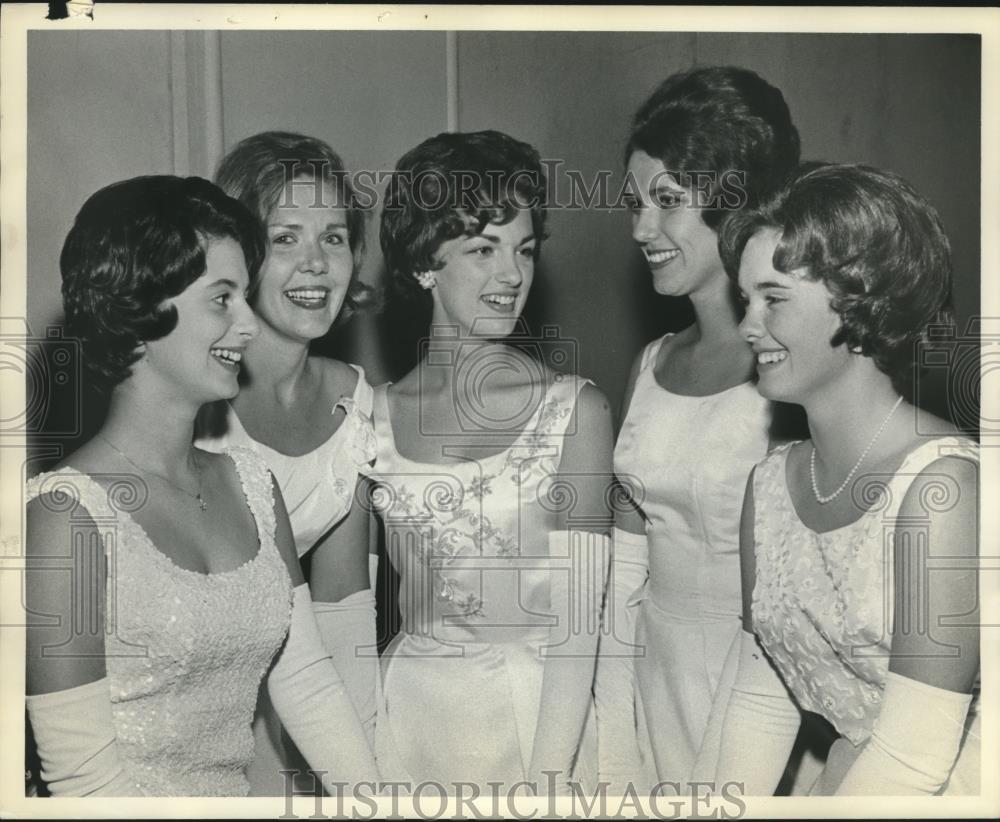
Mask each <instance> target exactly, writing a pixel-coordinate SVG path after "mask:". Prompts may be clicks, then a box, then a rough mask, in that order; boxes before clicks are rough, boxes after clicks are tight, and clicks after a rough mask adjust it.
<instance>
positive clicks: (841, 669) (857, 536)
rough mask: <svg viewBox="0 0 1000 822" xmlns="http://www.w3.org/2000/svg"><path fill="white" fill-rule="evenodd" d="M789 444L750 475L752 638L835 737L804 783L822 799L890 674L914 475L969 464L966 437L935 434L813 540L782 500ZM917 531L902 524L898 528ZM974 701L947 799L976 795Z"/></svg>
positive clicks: (855, 750)
mask: <svg viewBox="0 0 1000 822" xmlns="http://www.w3.org/2000/svg"><path fill="white" fill-rule="evenodd" d="M790 447H791V445H787V446H782V447H781V448H778V449H775V450H774V451H773V452H772V453H771V454H769V455H768V457H767V458H766V459H765V460H764V461H763V462H761V463H760V465H758V467H757V470H756V473H755V475H754V505H755V512H756V519H755V521H754V542H755V557H756V566H757V582H756V585H755V587H754V592H753V606H752V607H753V621H754V631H755V632H756V634H757V636H758V637H759V638H760V641H761V643H762V645H763V646H764V648H765V649H766V650H767V652H768V655H769V656H770V657H771V659H772V661H773V662H774V664H775V666H776V667H777V669H778V670H779V671H780V673H781V675H782V678H783V679H784V680H785V684H786V685H787V686H788V688H789V690H790V691H791V692H792V694H793V696H794V697H795V699H796V701H797V702H798V704H799V705H800V707H802V708H804V709H805V710H807V711H813V712H815V713H817V714H820V715H821V716H823V717H824V718H826V720H827V721H828V722H829V723H830V724H831V725H833V727H834V728H836V730H837V732H838V733H839V734H840V735H841V737H840V739H838V740H837V741H836V742H834V744H833V747H832V748H831V750H830V755H829V757H828V759H827V765H826V768H825V770H824V772H823V773H822V774H821V775H820V778H819V780H818V781H817V782H816V784H815V785H814V786H813V790H812V792H813V793H814V794H832V793H833V792H834V791H835V790H836V788H837V786H838V785H839V784H840V781H841V780H842V779H843V777H844V775H845V774H846V772H847V770H848V769H849V768H850V766H851V764H852V763H853V762H854V760H855V759H856V758H857V756H858V755H859V754H860V753H861V750H862V749H863V746H864V744H865V742H866V740H867V739H868V737H869V736H870V734H871V731H872V726H873V724H874V722H875V719H876V718H877V717H878V714H879V710H880V707H881V703H882V691H883V688H884V686H885V677H886V673H887V672H888V670H889V651H890V645H891V639H892V630H893V626H892V614H893V587H892V586H893V573H892V568H893V557H894V542H893V541H892V535H893V532H894V529H895V526H896V518H897V516H898V514H899V507H900V505H901V504H902V502H903V498H904V497H905V496H906V492H907V489H908V488H909V486H910V483H912V481H913V479H914V478H915V477H916V476H917V475H918V474H919V473H920V472H921V471H922V470H923V469H924V468H926V467H927V466H928V465H929V464H930V463H932V462H934V461H935V460H937V459H939V458H940V457H943V456H952V455H954V456H960V457H964V458H966V459H970V460H973V461H975V462H977V463H978V460H979V456H978V449H977V447H976V446H975V445H974V444H973V443H971V442H970V441H969V440H965V439H961V438H959V437H943V438H938V439H933V440H930V441H928V442H925V443H923V444H922V445H920V446H919V447H918V448H916V449H915V450H914V451H912V452H911V453H910V454H909V455H908V456H907V457H906V459H905V460H904V461H903V463H902V465H900V467H899V469H898V470H897V471H896V472H895V474H893V475H891V476H882V477H874V478H873V482H871V483H866V484H865V485H858V486H857V487H858V489H863V490H859V491H858V492H857V493H858V495H859V496H858V499H859V503H860V504H863V505H865V506H870V507H868V510H867V511H866V512H865V514H864V515H863V516H861V518H860V519H858V520H856V521H855V522H853V523H850V524H849V525H845V526H844V527H842V528H837V529H834V530H832V531H827V532H824V533H817V532H816V531H813V530H811V529H810V528H808V527H806V526H805V525H804V524H803V523H802V521H801V520H800V519H799V517H798V515H797V514H796V512H795V509H794V507H793V505H792V501H791V499H790V498H789V496H788V489H787V485H786V481H785V470H786V462H787V457H788V453H789V449H790ZM952 493H954V492H953V491H950V490H949V487H948V486H947V483H944V482H942V483H941V484H939V485H938V486H936V487H935V488H933V489H932V491H931V492H930V494H929V495H927V497H926V499H924V500H923V502H924V504H925V506H926V508H927V511H928V514H931V513H932V512H933V511H934V510H935V507H938V506H941V508H939V510H941V509H943V508H946V507H947V505H948V501H949V499H950V498H951V494H952ZM919 525H920V523H909V524H908V528H912V527H919ZM978 724H979V718H978V698H976V697H974V698H973V704H972V707H971V708H970V711H969V717H968V720H967V723H966V725H967V731H966V739H965V742H964V744H963V746H962V751H961V753H960V754H959V758H958V763H957V764H956V766H955V769H954V770H953V772H952V776H951V780H950V782H949V784H948V785H947V786H946V787H945V789H944V790H945V792H946V793H949V794H952V793H956V794H964V793H978V778H979V731H978Z"/></svg>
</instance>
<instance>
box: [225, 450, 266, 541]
mask: <svg viewBox="0 0 1000 822" xmlns="http://www.w3.org/2000/svg"><path fill="white" fill-rule="evenodd" d="M225 453H226V454H227V455H228V456H229V458H230V459H231V460H232V461H233V464H234V465H235V466H236V475H237V476H238V477H239V478H240V484H241V485H242V487H243V496H244V497H245V499H246V501H247V506H248V507H249V508H250V513H251V514H253V518H254V520H255V521H256V523H257V530H258V532H259V534H260V539H261V542H262V543H264V542H266V541H268V540H270V541H271V542H273V541H274V531H275V518H274V489H273V487H272V485H271V472H270V471H269V470H268V467H267V464H266V463H265V462H264V459H263V457H261V456H260V454H258V453H257V452H256V451H253V450H251V449H250V448H243V447H241V446H234V447H231V448H227V449H226V451H225Z"/></svg>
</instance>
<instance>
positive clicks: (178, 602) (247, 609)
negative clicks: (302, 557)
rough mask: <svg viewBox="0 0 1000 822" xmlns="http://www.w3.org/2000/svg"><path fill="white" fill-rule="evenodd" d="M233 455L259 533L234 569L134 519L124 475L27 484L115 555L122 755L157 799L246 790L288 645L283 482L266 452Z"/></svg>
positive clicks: (116, 712)
mask: <svg viewBox="0 0 1000 822" xmlns="http://www.w3.org/2000/svg"><path fill="white" fill-rule="evenodd" d="M229 454H230V457H231V458H232V460H233V462H234V463H235V465H236V470H237V473H238V475H239V478H240V481H241V483H242V486H243V493H244V495H245V496H246V500H247V505H248V506H249V508H250V511H251V513H252V515H253V518H254V521H255V523H256V527H257V533H258V535H259V548H258V551H257V553H256V554H255V555H254V557H253V558H252V559H250V560H248V561H247V562H246V563H244V564H243V565H241V566H240V567H239V568H236V569H234V570H232V571H225V572H222V573H213V574H203V573H200V572H197V571H192V570H188V569H185V568H181V567H180V566H178V565H176V564H175V563H174V562H173V561H172V560H171V559H170V558H169V557H168V556H167V555H166V554H164V553H162V552H161V551H160V550H159V549H158V548H157V547H156V546H155V545H154V544H153V543H152V541H151V540H150V538H149V536H148V535H147V534H146V532H145V530H144V529H143V528H142V526H141V525H139V524H138V523H137V522H136V521H135V520H134V519H133V518H132V517H131V515H130V513H129V512H130V511H136V510H139V509H140V508H141V506H142V505H143V504H144V502H145V497H144V496H143V494H142V492H141V488H142V486H141V485H140V486H138V488H139V489H140V490H139V491H138V492H137V490H136V489H137V486H136V483H135V481H134V478H132V479H131V481H130V478H129V477H127V476H125V475H122V477H121V480H120V481H118V482H112V484H111V485H110V486H109V488H108V490H105V489H104V488H103V487H102V486H101V485H99V484H98V483H97V482H96V481H95V480H93V479H92V478H91V477H89V476H87V475H86V474H82V473H79V472H78V471H75V470H73V469H71V468H63V469H61V470H59V471H55V472H50V473H45V474H39V475H38V476H36V477H34V478H32V479H31V480H29V481H28V483H27V501H31V500H32V499H34V498H35V497H38V496H44V495H49V496H48V497H47V499H48V500H49V501H50V502H49V503H47V504H54V505H58V506H60V508H63V509H64V510H70V511H74V512H78V513H74V514H71V516H73V517H76V516H79V517H80V519H81V525H83V524H84V523H89V522H90V521H93V523H94V524H95V525H96V526H97V528H98V530H99V532H100V534H101V539H102V542H103V550H104V553H105V556H106V558H107V569H108V573H107V603H106V618H105V635H104V643H105V657H106V659H105V664H106V668H107V678H108V682H109V685H110V699H111V708H112V716H113V719H114V726H115V728H114V730H115V736H116V740H117V747H118V753H119V756H120V757H121V759H122V762H123V765H124V767H125V770H126V772H127V774H128V775H129V776H130V777H131V779H132V781H133V782H134V784H136V785H137V786H138V788H139V789H140V790H141V791H142V792H143V793H145V794H147V795H151V796H243V795H246V793H247V790H248V784H247V780H246V776H245V775H244V771H245V769H246V767H247V765H249V764H250V761H251V759H252V758H253V754H254V743H253V736H252V734H251V730H250V723H251V720H252V718H253V712H254V706H255V704H256V701H257V690H258V688H259V686H260V682H261V679H262V678H263V676H264V674H265V672H266V671H267V669H268V666H269V665H270V663H271V659H272V657H273V656H274V654H275V652H276V651H277V650H278V648H279V647H280V646H281V643H282V641H283V640H284V637H285V634H286V633H287V631H288V625H289V620H290V614H291V602H292V599H291V597H292V585H291V580H290V578H289V576H288V571H287V569H286V567H285V563H284V561H283V560H282V558H281V555H280V554H279V552H278V549H277V547H276V545H275V542H274V529H275V519H274V510H273V506H274V500H273V497H272V491H271V479H270V476H269V475H268V472H267V468H266V467H265V465H264V464H263V462H262V461H261V460H260V458H259V457H258V456H257V455H256V454H254V453H252V452H250V451H248V450H246V449H241V448H234V449H232V450H231V451H230V452H229Z"/></svg>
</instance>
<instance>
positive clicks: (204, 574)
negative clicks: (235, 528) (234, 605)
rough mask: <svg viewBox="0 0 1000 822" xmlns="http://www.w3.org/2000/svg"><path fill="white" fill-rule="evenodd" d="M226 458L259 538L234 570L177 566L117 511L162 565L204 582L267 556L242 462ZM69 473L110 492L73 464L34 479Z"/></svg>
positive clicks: (132, 519)
mask: <svg viewBox="0 0 1000 822" xmlns="http://www.w3.org/2000/svg"><path fill="white" fill-rule="evenodd" d="M226 456H227V457H229V459H230V460H231V461H232V463H233V465H234V466H235V468H236V476H237V477H238V478H239V480H240V487H241V488H242V490H243V499H244V502H245V503H246V505H247V508H248V509H249V510H250V517H251V519H252V520H253V524H254V531H255V532H256V535H257V550H256V551H255V552H254V555H253V556H252V557H248V558H247V559H245V560H244V561H243V562H241V563H240V564H239V565H237V566H236V567H235V568H227V569H226V570H224V571H196V570H194V569H193V568H185V567H184V566H183V565H178V564H177V562H176V561H175V560H174V558H173V557H171V556H170V555H169V554H167V553H165V552H164V551H162V550H160V548H158V547H157V545H156V543H155V542H154V541H153V538H152V537H151V536H150V535H149V533H148V532H147V531H146V529H145V528H144V527H143V525H142V523H141V522H139V521H138V520H137V519H135V517H133V516H132V515H131V514H130V513H129V512H128V511H124V510H118V511H117V512H116V516H121V517H123V524H125V525H126V526H128V527H131V528H133V529H135V531H136V532H137V533H138V535H139V536H140V537H141V539H142V542H143V543H144V544H145V545H146V547H147V548H148V549H149V550H150V551H152V553H153V554H154V556H156V557H157V558H159V560H160V561H161V562H165V563H166V564H167V565H168V566H169V567H170V568H171V569H172V570H177V571H180V572H181V573H183V574H187V575H190V576H193V577H197V578H200V579H203V580H210V579H218V578H220V577H230V576H232V575H234V574H237V573H239V572H241V571H244V570H246V569H248V568H249V566H251V565H254V564H256V563H257V561H258V560H259V559H260V558H261V556H262V555H263V553H264V536H263V533H262V525H261V523H260V521H259V520H258V519H257V513H256V512H255V511H254V510H253V506H252V505H251V504H250V493H249V489H248V488H247V486H246V481H245V479H244V476H243V472H242V471H241V469H240V466H239V463H238V462H237V461H236V460H235V459H234V458H233V456H232V454H230V453H226ZM67 474H68V475H72V476H77V477H83V478H84V479H85V480H86V481H87V482H88V483H92V484H93V485H95V486H96V487H97V488H98V489H99V490H100V492H101V493H102V494H105V495H107V491H106V490H105V489H104V487H103V486H102V485H101V484H100V483H99V482H98V481H97V480H95V479H94V478H93V477H92V476H91V475H90V474H88V473H86V472H85V471H80V470H79V469H77V468H73V467H72V466H71V465H65V466H63V467H62V468H60V469H59V470H57V471H46V472H44V473H41V474H38V475H37V476H36V477H34V478H33V479H34V480H35V481H36V482H41V481H42V480H43V479H45V478H48V477H50V476H63V475H67ZM81 502H82V500H81ZM84 507H86V506H84ZM88 512H89V513H90V514H91V516H93V515H94V514H95V513H96V512H93V511H90V510H89V509H88Z"/></svg>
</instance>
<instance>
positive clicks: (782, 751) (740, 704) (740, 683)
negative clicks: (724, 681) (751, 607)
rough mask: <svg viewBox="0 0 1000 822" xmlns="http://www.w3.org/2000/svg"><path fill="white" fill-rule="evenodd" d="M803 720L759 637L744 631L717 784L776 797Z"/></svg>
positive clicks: (723, 736)
mask: <svg viewBox="0 0 1000 822" xmlns="http://www.w3.org/2000/svg"><path fill="white" fill-rule="evenodd" d="M801 720H802V718H801V715H800V714H799V709H798V707H797V706H796V705H795V703H794V702H792V699H791V697H790V696H789V695H788V690H787V689H786V688H785V684H784V682H782V680H781V678H780V677H779V676H778V674H777V672H776V671H775V670H774V668H772V667H771V663H770V661H769V660H768V658H767V655H766V654H765V653H764V651H763V649H762V648H761V647H760V645H758V643H757V638H756V637H755V636H754V635H753V634H750V633H747V632H746V631H741V632H740V651H739V668H738V672H737V674H736V681H735V683H734V684H733V689H732V692H731V694H730V697H729V703H728V706H727V707H726V715H725V719H724V720H723V725H722V738H721V740H720V745H719V748H720V749H719V765H718V768H717V769H716V775H715V779H716V781H717V783H718V784H725V783H726V782H740V783H742V784H743V795H744V796H773V795H774V791H775V790H776V789H777V787H778V782H780V781H781V776H782V774H783V773H784V770H785V765H786V764H787V763H788V757H789V754H791V752H792V746H793V745H794V744H795V737H796V735H797V734H798V731H799V724H800V723H801ZM710 724H711V723H710Z"/></svg>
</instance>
